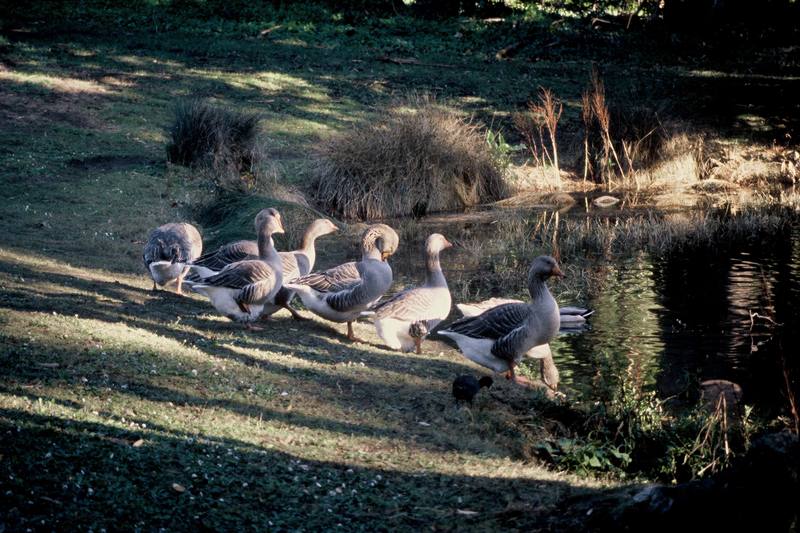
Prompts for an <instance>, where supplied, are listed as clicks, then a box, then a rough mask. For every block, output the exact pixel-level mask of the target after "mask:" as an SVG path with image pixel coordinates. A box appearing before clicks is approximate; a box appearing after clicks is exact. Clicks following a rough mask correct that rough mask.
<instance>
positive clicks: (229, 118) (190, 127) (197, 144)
mask: <svg viewBox="0 0 800 533" xmlns="http://www.w3.org/2000/svg"><path fill="white" fill-rule="evenodd" d="M258 121H259V117H258V115H256V114H252V113H241V112H238V111H233V110H230V109H226V108H223V107H219V106H214V105H211V104H209V103H207V102H204V101H202V100H184V101H181V102H179V103H178V104H177V105H176V106H175V119H174V121H173V123H172V126H171V127H170V128H169V132H168V134H169V139H170V141H169V144H168V145H167V160H168V161H170V162H172V163H175V164H178V165H185V166H189V167H192V168H200V169H201V170H209V171H211V172H212V174H213V175H214V176H215V180H218V181H219V183H218V185H225V184H230V183H234V184H235V183H239V182H240V181H244V182H245V183H243V184H242V186H243V187H244V188H247V187H246V182H247V179H245V180H242V178H241V176H242V174H243V173H247V174H248V175H251V176H252V174H253V173H254V169H256V168H260V167H261V166H263V160H264V157H263V155H262V154H263V146H261V140H260V134H259V128H258Z"/></svg>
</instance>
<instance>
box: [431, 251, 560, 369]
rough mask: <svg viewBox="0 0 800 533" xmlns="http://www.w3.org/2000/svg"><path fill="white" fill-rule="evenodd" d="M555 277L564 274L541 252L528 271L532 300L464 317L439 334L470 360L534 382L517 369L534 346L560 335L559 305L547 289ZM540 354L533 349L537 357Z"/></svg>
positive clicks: (555, 263) (548, 341) (554, 262)
mask: <svg viewBox="0 0 800 533" xmlns="http://www.w3.org/2000/svg"><path fill="white" fill-rule="evenodd" d="M553 276H556V277H559V278H563V277H564V273H563V272H562V271H561V269H560V268H559V266H558V263H557V262H556V260H555V259H553V258H552V257H550V256H548V255H541V256H539V257H537V258H536V259H534V260H533V263H532V264H531V267H530V270H529V271H528V292H529V293H530V296H531V301H530V302H528V303H509V304H505V305H500V306H498V307H494V308H492V309H489V310H488V311H486V312H484V313H482V314H480V315H478V316H474V317H469V318H462V319H461V320H458V321H456V322H454V323H453V324H451V325H450V326H449V327H448V328H447V329H445V330H442V331H440V332H439V333H440V334H441V335H443V336H445V337H449V338H451V339H453V340H454V341H455V342H456V344H458V348H459V350H461V353H462V354H464V356H465V357H466V358H467V359H469V360H471V361H473V362H475V363H477V364H479V365H481V366H484V367H486V368H489V369H491V370H494V371H495V372H504V373H506V375H507V377H508V379H511V380H514V381H515V382H517V383H521V384H530V382H529V381H528V380H527V379H525V378H523V377H520V376H517V375H516V373H515V371H514V369H515V367H516V366H517V365H518V364H519V363H520V361H521V360H522V358H523V357H524V356H525V355H526V354H528V352H529V351H530V350H531V349H532V348H534V347H536V346H540V345H543V344H548V343H550V341H551V340H552V339H553V338H554V337H555V336H556V335H557V334H558V328H559V324H560V317H559V312H558V304H557V303H556V301H555V298H553V295H552V294H550V290H549V289H548V288H547V280H548V279H550V278H551V277H553ZM538 353H539V352H537V351H533V352H531V354H533V357H538ZM542 354H543V352H542ZM542 356H544V354H543V355H542Z"/></svg>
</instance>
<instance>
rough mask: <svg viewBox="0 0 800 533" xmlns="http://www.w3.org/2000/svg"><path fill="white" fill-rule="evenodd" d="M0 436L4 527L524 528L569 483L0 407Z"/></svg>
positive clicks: (537, 522)
mask: <svg viewBox="0 0 800 533" xmlns="http://www.w3.org/2000/svg"><path fill="white" fill-rule="evenodd" d="M140 438H142V439H144V444H143V445H141V446H138V447H134V446H132V444H133V443H134V442H135V441H137V440H138V439H140ZM0 443H2V448H3V449H4V451H5V453H6V454H8V455H7V459H6V460H5V461H3V462H2V464H1V465H0V473H2V475H0V494H1V495H0V501H3V507H4V509H5V510H6V513H5V517H4V519H3V521H4V525H5V527H6V528H8V529H7V530H25V529H26V528H34V529H37V530H38V529H47V530H50V529H55V530H74V529H87V528H90V529H94V530H99V529H101V528H105V529H107V530H117V529H119V528H132V529H133V528H137V527H141V528H144V529H148V530H150V529H154V530H157V529H159V528H166V529H168V530H198V529H199V530H201V531H206V530H209V531H211V530H214V531H219V530H242V529H250V530H253V529H255V530H270V531H274V530H310V531H314V530H317V531H319V530H323V529H324V530H331V529H334V528H338V527H341V528H343V530H344V531H354V530H367V529H369V530H375V529H384V528H387V529H392V530H398V529H400V530H411V529H417V528H425V529H429V528H433V529H436V530H439V529H447V530H451V529H460V528H467V529H471V528H486V527H489V528H521V529H526V530H531V529H532V528H538V527H541V526H542V525H546V524H547V522H548V521H550V520H552V519H553V518H554V517H552V516H549V515H548V513H547V512H546V511H547V510H552V509H553V504H554V503H555V502H556V500H557V499H558V498H560V497H562V496H564V495H565V494H571V493H573V492H574V491H575V489H573V488H572V487H570V486H569V485H568V484H564V483H560V482H544V481H540V480H533V479H514V478H511V479H508V478H503V477H496V478H495V477H471V476H453V475H443V474H438V473H432V472H410V473H406V472H398V471H392V470H386V469H382V468H380V467H375V468H364V467H357V466H349V465H348V464H346V463H333V462H320V461H309V460H306V459H303V458H299V457H297V456H293V455H291V454H287V453H284V452H281V451H277V450H269V449H264V448H260V447H255V446H252V445H250V444H248V443H244V442H241V441H238V440H235V439H226V438H217V437H212V436H205V435H200V436H198V435H187V434H184V433H180V432H174V431H167V430H163V429H161V428H159V429H150V428H148V430H147V431H145V432H142V431H136V432H131V431H127V430H124V429H121V428H119V427H115V426H113V425H106V424H102V423H93V422H84V421H75V420H70V419H66V418H61V417H58V416H48V415H44V414H33V413H30V412H25V411H22V410H16V409H1V410H0ZM543 511H545V512H543Z"/></svg>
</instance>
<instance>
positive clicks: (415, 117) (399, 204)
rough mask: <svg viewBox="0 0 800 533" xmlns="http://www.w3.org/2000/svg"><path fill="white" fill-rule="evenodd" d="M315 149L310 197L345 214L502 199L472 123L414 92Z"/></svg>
mask: <svg viewBox="0 0 800 533" xmlns="http://www.w3.org/2000/svg"><path fill="white" fill-rule="evenodd" d="M410 104H411V105H410V107H409V106H395V107H393V108H391V109H389V110H388V111H387V112H386V113H385V114H384V118H382V119H379V120H378V121H376V122H369V123H364V124H361V125H360V126H358V127H356V128H353V129H351V130H350V131H347V132H344V133H342V134H340V135H337V136H335V137H333V138H331V139H329V140H328V141H326V142H324V143H323V144H322V145H321V147H320V148H319V149H318V151H317V154H316V157H315V162H314V168H313V171H314V176H315V178H314V183H313V185H314V186H313V192H312V194H313V196H314V199H315V200H316V201H317V203H318V204H319V205H320V206H321V207H322V208H323V209H326V210H328V211H331V212H334V213H336V214H339V215H341V216H343V217H344V218H350V219H372V218H381V217H387V216H398V215H415V216H419V215H423V214H425V213H430V212H436V211H445V210H452V209H460V208H463V207H467V206H472V205H476V204H479V203H485V202H489V201H494V200H498V199H500V198H502V197H503V196H504V195H505V194H506V184H505V180H504V176H503V170H502V169H501V167H500V165H499V163H498V161H497V159H496V158H495V156H494V154H493V152H492V150H491V148H490V147H489V146H488V144H487V142H486V137H485V135H484V134H483V133H482V132H481V130H480V128H479V127H478V126H477V125H475V124H473V123H470V122H468V121H466V120H464V119H462V118H459V117H458V116H456V115H455V114H454V113H453V112H451V111H449V110H448V109H446V108H444V107H442V106H439V105H436V104H435V102H433V101H432V100H431V99H430V98H427V97H422V98H415V99H413V100H412V101H411V102H410Z"/></svg>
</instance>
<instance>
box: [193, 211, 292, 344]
mask: <svg viewBox="0 0 800 533" xmlns="http://www.w3.org/2000/svg"><path fill="white" fill-rule="evenodd" d="M255 226H256V231H257V232H258V259H245V260H243V261H237V262H235V263H231V264H229V265H227V266H226V267H225V268H223V269H222V270H220V271H219V273H217V274H214V275H213V276H210V277H207V278H203V279H202V281H201V282H200V283H196V284H195V285H194V287H193V289H194V290H195V291H196V292H198V293H200V294H203V295H205V296H206V297H208V299H209V300H211V304H212V305H213V306H214V307H215V308H216V309H217V311H219V312H220V313H222V314H223V315H225V316H226V317H228V318H229V319H231V320H233V321H235V322H241V323H244V324H245V326H246V327H247V328H248V329H253V327H252V324H251V323H252V322H253V321H254V320H256V319H258V317H259V316H260V315H261V312H262V310H263V309H264V303H265V302H267V301H271V300H272V299H273V298H274V297H275V294H276V293H277V292H278V290H279V289H280V288H281V284H282V282H283V267H282V264H281V259H280V257H279V256H278V252H276V251H275V245H274V243H273V241H272V235H273V234H275V233H283V222H282V221H281V216H280V214H279V213H278V212H277V211H276V210H275V209H272V208H270V209H264V210H262V211H261V212H260V213H259V214H258V215H257V216H256V220H255Z"/></svg>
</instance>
